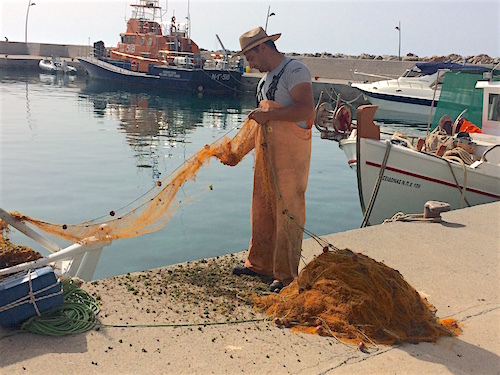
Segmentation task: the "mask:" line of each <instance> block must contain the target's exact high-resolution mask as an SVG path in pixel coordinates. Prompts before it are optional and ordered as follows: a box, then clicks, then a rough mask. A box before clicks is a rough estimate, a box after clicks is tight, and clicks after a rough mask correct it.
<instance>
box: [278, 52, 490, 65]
mask: <svg viewBox="0 0 500 375" xmlns="http://www.w3.org/2000/svg"><path fill="white" fill-rule="evenodd" d="M287 55H289V56H302V57H319V58H331V59H353V60H379V61H398V56H395V55H370V54H368V53H362V54H361V55H358V56H354V55H345V54H343V53H336V54H331V53H328V52H322V53H304V54H299V53H289V54H287ZM401 61H436V62H455V63H459V64H462V63H464V62H465V63H466V64H480V65H489V64H498V63H500V57H490V56H488V55H486V54H479V55H475V56H461V55H457V54H455V53H452V54H450V55H445V56H426V57H419V56H417V55H415V54H413V53H408V54H407V55H406V56H401Z"/></svg>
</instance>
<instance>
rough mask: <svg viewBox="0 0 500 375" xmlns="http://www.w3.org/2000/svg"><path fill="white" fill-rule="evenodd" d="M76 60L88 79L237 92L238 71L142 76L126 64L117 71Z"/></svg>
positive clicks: (157, 69)
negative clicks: (84, 70)
mask: <svg viewBox="0 0 500 375" xmlns="http://www.w3.org/2000/svg"><path fill="white" fill-rule="evenodd" d="M79 60H80V63H81V64H82V66H83V67H84V68H85V69H86V70H87V72H88V74H89V76H90V78H92V79H96V80H107V81H114V82H118V83H121V84H126V85H132V86H144V87H149V88H156V89H163V90H170V91H185V92H192V93H221V94H222V93H237V92H240V84H241V75H242V74H241V73H240V72H237V71H228V70H220V69H201V68H180V67H173V66H163V65H157V66H151V67H150V69H149V72H148V73H143V72H137V71H133V70H130V69H127V67H128V66H127V64H123V66H122V67H120V66H117V65H114V64H111V63H109V62H106V61H103V60H99V59H94V58H79ZM128 65H130V64H128Z"/></svg>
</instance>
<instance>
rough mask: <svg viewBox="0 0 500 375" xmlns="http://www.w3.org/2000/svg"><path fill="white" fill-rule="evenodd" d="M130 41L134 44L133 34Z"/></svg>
mask: <svg viewBox="0 0 500 375" xmlns="http://www.w3.org/2000/svg"><path fill="white" fill-rule="evenodd" d="M130 41H131V42H132V44H135V36H133V37H132V38H131V39H130Z"/></svg>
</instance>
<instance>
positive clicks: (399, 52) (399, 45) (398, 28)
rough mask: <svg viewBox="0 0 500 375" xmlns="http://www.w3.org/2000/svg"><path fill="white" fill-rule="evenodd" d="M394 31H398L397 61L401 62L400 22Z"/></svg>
mask: <svg viewBox="0 0 500 375" xmlns="http://www.w3.org/2000/svg"><path fill="white" fill-rule="evenodd" d="M396 30H398V34H399V43H398V61H401V21H399V22H398V26H396Z"/></svg>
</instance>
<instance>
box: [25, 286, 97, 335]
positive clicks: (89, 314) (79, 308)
mask: <svg viewBox="0 0 500 375" xmlns="http://www.w3.org/2000/svg"><path fill="white" fill-rule="evenodd" d="M63 297H64V303H63V304H62V305H61V306H58V307H55V308H54V309H52V310H49V311H46V312H44V313H43V314H42V315H40V316H34V317H32V318H31V319H29V320H27V321H26V322H24V323H23V324H22V325H21V330H23V331H28V332H31V333H36V334H40V335H48V336H64V335H71V334H74V333H83V332H87V331H89V330H91V329H92V328H94V327H95V325H96V323H97V320H96V315H97V313H98V312H99V305H98V303H97V301H96V299H95V298H94V297H92V296H91V295H89V294H88V293H87V292H86V291H84V290H83V289H80V288H79V287H78V286H77V285H76V284H75V283H74V282H73V280H72V279H65V280H63Z"/></svg>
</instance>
